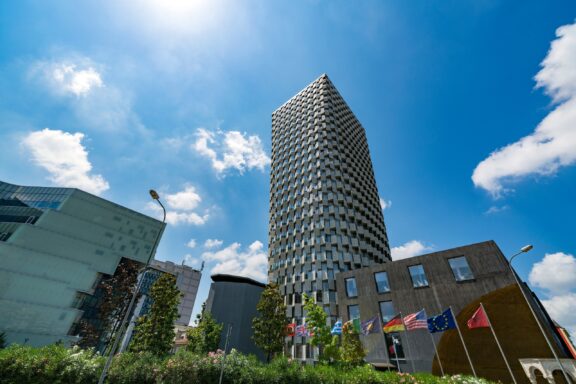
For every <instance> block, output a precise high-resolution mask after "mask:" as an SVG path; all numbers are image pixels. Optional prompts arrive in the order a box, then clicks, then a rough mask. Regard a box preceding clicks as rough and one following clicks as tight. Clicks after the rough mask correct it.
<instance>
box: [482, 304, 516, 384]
mask: <svg viewBox="0 0 576 384" xmlns="http://www.w3.org/2000/svg"><path fill="white" fill-rule="evenodd" d="M480 308H482V311H483V312H484V315H485V316H486V320H488V326H489V327H490V330H491V331H492V335H493V336H494V340H496V345H498V349H499V350H500V353H501V354H502V358H503V359H504V362H505V363H506V368H508V372H510V376H512V381H513V382H514V384H516V378H515V377H514V374H513V373H512V368H510V364H508V359H506V355H504V351H503V350H502V346H501V345H500V342H499V341H498V338H497V337H496V332H495V331H494V328H493V327H492V322H491V321H490V317H488V312H486V309H485V308H484V304H482V303H480Z"/></svg>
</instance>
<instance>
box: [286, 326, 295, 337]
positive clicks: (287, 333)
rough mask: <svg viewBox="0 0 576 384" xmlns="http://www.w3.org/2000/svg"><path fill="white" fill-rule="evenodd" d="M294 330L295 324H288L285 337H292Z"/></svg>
mask: <svg viewBox="0 0 576 384" xmlns="http://www.w3.org/2000/svg"><path fill="white" fill-rule="evenodd" d="M295 330H296V323H290V324H288V325H287V326H286V336H294V331H295Z"/></svg>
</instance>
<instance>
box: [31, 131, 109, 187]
mask: <svg viewBox="0 0 576 384" xmlns="http://www.w3.org/2000/svg"><path fill="white" fill-rule="evenodd" d="M83 138H84V134H83V133H80V132H76V133H68V132H64V131H60V130H51V129H48V128H44V129H43V130H41V131H35V132H32V133H30V134H28V135H27V136H25V137H24V139H23V140H22V144H23V145H24V147H25V148H26V149H27V150H28V151H29V152H30V155H31V159H32V161H33V162H34V163H35V164H36V165H37V166H39V167H42V168H44V169H45V170H47V171H48V173H50V176H49V179H50V181H52V182H53V183H54V184H56V185H58V186H61V187H73V188H79V189H82V190H84V191H87V192H90V193H93V194H95V195H99V194H101V193H102V192H104V191H106V190H107V189H109V188H110V186H109V184H108V182H107V181H106V180H105V179H104V177H102V175H94V174H91V171H92V164H91V163H90V161H89V160H88V152H87V151H86V148H84V146H83V145H82V139H83Z"/></svg>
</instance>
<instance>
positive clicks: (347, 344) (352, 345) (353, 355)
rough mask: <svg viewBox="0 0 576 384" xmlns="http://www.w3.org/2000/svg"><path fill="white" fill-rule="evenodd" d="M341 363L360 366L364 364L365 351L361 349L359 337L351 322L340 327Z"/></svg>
mask: <svg viewBox="0 0 576 384" xmlns="http://www.w3.org/2000/svg"><path fill="white" fill-rule="evenodd" d="M340 355H341V357H342V362H344V363H345V364H348V365H361V364H363V363H364V357H366V351H365V350H364V348H363V347H362V342H361V341H360V335H359V334H358V332H356V330H355V329H354V326H353V325H352V323H351V322H346V323H344V326H343V327H342V345H341V346H340Z"/></svg>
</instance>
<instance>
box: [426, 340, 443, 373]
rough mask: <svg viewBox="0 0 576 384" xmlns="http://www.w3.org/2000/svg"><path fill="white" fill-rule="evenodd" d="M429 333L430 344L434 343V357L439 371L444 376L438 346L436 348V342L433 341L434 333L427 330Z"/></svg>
mask: <svg viewBox="0 0 576 384" xmlns="http://www.w3.org/2000/svg"><path fill="white" fill-rule="evenodd" d="M428 333H429V334H430V338H431V339H432V345H434V351H436V359H438V365H439V366H440V372H441V373H442V376H444V368H442V362H440V354H439V353H438V348H436V342H435V341H434V334H432V333H430V332H428Z"/></svg>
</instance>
